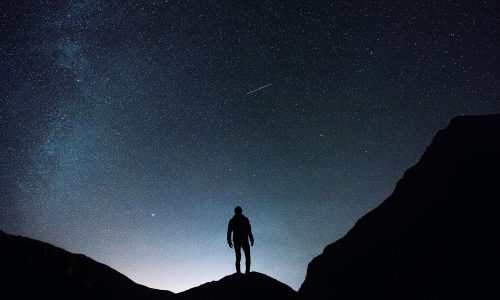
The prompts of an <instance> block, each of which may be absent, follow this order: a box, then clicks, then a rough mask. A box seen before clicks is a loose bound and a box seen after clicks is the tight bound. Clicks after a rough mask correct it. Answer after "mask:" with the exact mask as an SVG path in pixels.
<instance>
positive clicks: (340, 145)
mask: <svg viewBox="0 0 500 300" xmlns="http://www.w3.org/2000/svg"><path fill="white" fill-rule="evenodd" d="M291 2H294V1H291ZM330 2H331V3H330ZM351 2H352V1H302V2H300V3H299V2H294V3H288V2H287V1H285V2H283V1H253V2H251V3H246V4H241V3H237V1H215V2H214V3H212V2H210V3H207V1H184V0H182V1H105V0H102V1H98V0H93V1H78V0H72V1H1V3H0V16H1V18H0V34H1V36H0V192H1V194H2V197H1V198H0V229H2V230H4V231H6V232H8V233H12V234H20V235H25V236H29V237H32V238H36V239H41V240H43V241H46V242H50V243H53V244H55V245H57V246H60V247H63V248H65V249H67V250H70V251H73V252H78V253H84V254H85V255H87V256H90V257H92V258H94V259H96V260H98V261H100V262H103V263H105V264H108V265H110V266H111V267H113V268H115V269H117V270H118V271H120V272H122V273H124V274H125V275H127V276H128V277H130V278H131V279H133V280H134V281H136V282H138V283H141V284H144V285H147V286H150V287H155V288H161V289H168V290H172V291H175V292H177V291H181V290H185V289H187V288H190V287H193V286H196V285H199V284H202V283H204V282H207V281H211V280H216V279H219V278H221V277H223V276H225V275H227V274H230V273H232V272H234V261H233V260H234V253H233V250H232V249H230V248H229V247H227V244H226V241H225V233H226V232H225V231H226V228H227V222H228V220H229V218H230V217H231V216H232V210H233V208H234V206H236V205H241V206H242V207H243V210H244V214H246V215H247V216H248V217H249V218H250V221H251V222H252V226H253V231H254V236H255V246H254V247H253V248H252V251H253V252H252V255H253V256H252V257H253V265H252V268H253V269H254V270H256V271H259V272H262V273H266V274H268V275H270V276H272V277H274V278H276V279H278V280H280V281H283V282H285V283H286V284H289V285H290V286H292V287H293V288H294V289H298V288H299V286H300V284H301V282H302V281H303V279H304V277H305V273H306V268H307V263H308V262H309V261H310V260H311V259H312V258H313V257H315V256H316V255H318V254H320V253H321V252H322V250H323V248H324V247H325V246H326V245H328V244H329V243H332V242H334V241H335V240H337V239H338V238H340V237H342V236H343V235H344V234H345V233H346V232H347V230H349V229H350V228H351V227H352V226H353V224H354V223H355V221H356V220H357V219H358V218H359V217H360V216H362V215H363V214H365V213H366V212H368V211H370V210H371V209H372V208H374V207H376V206H377V205H378V204H380V203H381V202H382V201H383V200H384V198H385V197H387V196H388V195H389V194H390V193H391V192H392V190H393V188H394V186H395V184H396V182H397V180H398V179H399V178H400V177H401V176H402V174H403V172H404V170H405V169H406V168H408V167H409V166H411V165H412V164H413V163H415V162H416V161H417V160H418V159H419V157H420V155H421V154H422V152H423V151H424V149H425V147H426V146H427V145H428V144H429V143H430V141H431V139H432V137H433V135H434V134H435V132H436V130H438V129H440V128H442V127H444V126H446V124H447V123H448V122H449V120H450V119H451V118H452V117H453V116H456V115H463V114H486V113H498V112H500V99H499V94H498V83H499V82H498V66H499V64H498V53H500V47H499V43H498V36H499V34H498V15H500V14H499V13H500V12H499V6H498V4H497V3H496V1H481V2H480V3H479V1H476V2H478V3H467V4H460V3H447V1H437V3H430V2H429V1H417V2H415V1H407V2H404V3H402V2H401V1H372V2H373V3H370V4H368V5H366V4H364V5H361V4H355V3H351ZM445 2H446V3H445Z"/></svg>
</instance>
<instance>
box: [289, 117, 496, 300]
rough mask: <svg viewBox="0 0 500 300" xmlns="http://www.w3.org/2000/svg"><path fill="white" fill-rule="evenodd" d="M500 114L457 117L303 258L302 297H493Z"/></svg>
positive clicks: (494, 297) (494, 294)
mask: <svg viewBox="0 0 500 300" xmlns="http://www.w3.org/2000/svg"><path fill="white" fill-rule="evenodd" d="M499 201H500V115H489V116H469V117H457V118H455V119H453V120H452V122H451V123H450V124H449V126H448V127H447V128H446V129H444V130H442V131H440V132H438V134H437V135H436V137H435V138H434V140H433V142H432V144H431V145H430V146H429V147H428V148H427V150H426V151H425V153H424V155H423V156H422V158H421V160H420V161H419V162H418V163H417V164H416V165H415V166H413V167H412V168H410V169H409V170H408V171H406V173H405V174H404V177H403V178H402V179H401V180H400V181H399V182H398V184H397V186H396V188H395V190H394V192H393V194H392V195H391V196H390V197H389V198H388V199H386V200H385V201H384V202H383V203H382V204H381V205H380V206H379V207H377V208H376V209H375V210H373V211H371V212H370V213H368V214H367V215H365V216H364V217H363V218H361V219H360V220H359V221H358V222H357V223H356V225H355V226H354V228H353V229H352V230H351V231H349V232H348V234H347V235H346V236H345V237H343V238H342V239H340V240H338V241H337V242H335V243H333V244H331V245H329V246H327V247H326V248H325V250H324V252H323V253H322V254H321V255H320V256H318V257H316V258H314V259H313V261H311V263H310V264H309V266H308V271H307V276H306V280H305V281H304V283H303V284H302V286H301V288H300V290H299V294H300V296H301V297H302V298H304V299H452V298H453V299H500V288H499V285H498V282H500V259H499V256H500V255H499V254H498V253H500V246H499V245H500V209H499V208H500V202H499Z"/></svg>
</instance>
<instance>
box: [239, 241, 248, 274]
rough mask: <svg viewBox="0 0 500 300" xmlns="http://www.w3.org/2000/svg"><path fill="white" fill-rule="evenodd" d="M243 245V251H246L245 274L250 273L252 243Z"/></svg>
mask: <svg viewBox="0 0 500 300" xmlns="http://www.w3.org/2000/svg"><path fill="white" fill-rule="evenodd" d="M241 247H242V248H243V252H244V253H245V266H246V269H245V274H248V273H249V272H250V245H249V244H246V245H242V246H241ZM240 256H241V254H240Z"/></svg>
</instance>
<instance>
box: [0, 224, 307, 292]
mask: <svg viewBox="0 0 500 300" xmlns="http://www.w3.org/2000/svg"><path fill="white" fill-rule="evenodd" d="M0 266H1V267H0V299H2V300H3V299H6V300H7V299H82V300H83V299H163V300H168V299H261V300H264V299H294V297H295V296H296V294H297V292H295V291H294V290H293V289H292V288H290V287H289V286H287V285H285V284H283V283H281V282H279V281H277V280H275V279H273V278H271V277H269V276H266V275H264V274H260V273H256V272H251V273H250V274H247V275H241V274H240V275H236V274H234V275H229V276H226V277H224V278H222V279H221V280H219V281H214V282H209V283H206V284H203V285H201V286H199V287H195V288H192V289H190V290H188V291H184V292H182V293H180V294H177V295H176V294H174V293H172V292H169V291H160V290H155V289H150V288H147V287H145V286H142V285H139V284H136V283H134V282H133V281H132V280H130V279H129V278H127V277H126V276H125V275H123V274H120V273H119V272H117V271H115V270H113V269H111V268H110V267H108V266H106V265H104V264H101V263H98V262H96V261H94V260H92V259H90V258H88V257H86V256H84V255H81V254H73V253H70V252H68V251H65V250H63V249H61V248H57V247H55V246H53V245H50V244H47V243H44V242H40V241H37V240H33V239H29V238H26V237H20V236H13V235H9V234H7V233H4V232H3V231H0Z"/></svg>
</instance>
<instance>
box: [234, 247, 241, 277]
mask: <svg viewBox="0 0 500 300" xmlns="http://www.w3.org/2000/svg"><path fill="white" fill-rule="evenodd" d="M234 252H236V273H238V274H240V273H241V271H240V261H241V245H239V244H234Z"/></svg>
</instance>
